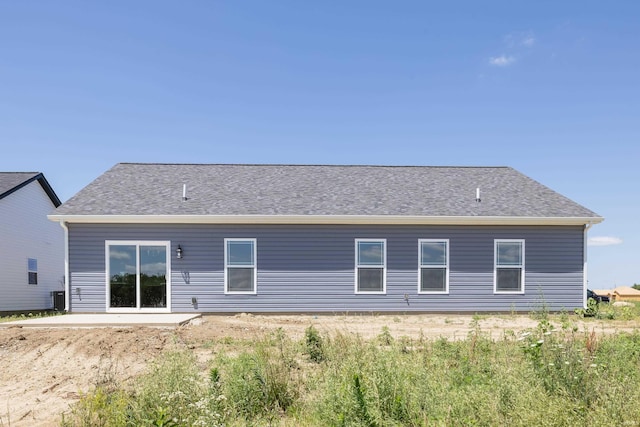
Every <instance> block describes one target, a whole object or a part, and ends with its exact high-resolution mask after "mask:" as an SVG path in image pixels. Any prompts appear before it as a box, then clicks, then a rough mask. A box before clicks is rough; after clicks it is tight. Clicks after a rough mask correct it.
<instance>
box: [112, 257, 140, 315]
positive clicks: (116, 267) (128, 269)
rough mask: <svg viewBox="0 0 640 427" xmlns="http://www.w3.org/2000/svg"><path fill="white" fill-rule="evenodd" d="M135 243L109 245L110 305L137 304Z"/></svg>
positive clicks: (130, 305) (128, 305)
mask: <svg viewBox="0 0 640 427" xmlns="http://www.w3.org/2000/svg"><path fill="white" fill-rule="evenodd" d="M136 252H137V250H136V246H135V245H111V246H109V275H110V277H109V285H110V286H109V289H110V295H109V301H110V303H109V304H110V307H136V306H137V292H136V288H137V286H136V282H137V280H136V279H137V277H136V276H137V254H136Z"/></svg>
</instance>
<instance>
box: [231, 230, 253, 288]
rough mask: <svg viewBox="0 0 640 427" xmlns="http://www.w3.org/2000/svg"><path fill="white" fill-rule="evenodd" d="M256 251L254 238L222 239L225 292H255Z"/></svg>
mask: <svg viewBox="0 0 640 427" xmlns="http://www.w3.org/2000/svg"><path fill="white" fill-rule="evenodd" d="M256 253H257V252H256V239H224V277H225V280H224V285H225V292H226V293H230V294H236V293H237V294H255V293H256V275H257V271H256Z"/></svg>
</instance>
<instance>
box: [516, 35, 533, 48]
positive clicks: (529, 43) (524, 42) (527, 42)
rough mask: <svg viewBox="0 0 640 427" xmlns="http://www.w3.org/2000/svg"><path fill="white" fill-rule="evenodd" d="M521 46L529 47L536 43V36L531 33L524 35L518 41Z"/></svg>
mask: <svg viewBox="0 0 640 427" xmlns="http://www.w3.org/2000/svg"><path fill="white" fill-rule="evenodd" d="M520 43H521V44H522V45H523V46H527V47H531V46H533V45H534V44H536V38H535V37H533V36H532V35H527V36H525V37H524V38H523V39H522V41H521V42H520Z"/></svg>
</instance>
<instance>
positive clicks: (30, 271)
mask: <svg viewBox="0 0 640 427" xmlns="http://www.w3.org/2000/svg"><path fill="white" fill-rule="evenodd" d="M27 280H28V282H27V283H29V284H30V285H37V284H38V260H37V259H35V258H27Z"/></svg>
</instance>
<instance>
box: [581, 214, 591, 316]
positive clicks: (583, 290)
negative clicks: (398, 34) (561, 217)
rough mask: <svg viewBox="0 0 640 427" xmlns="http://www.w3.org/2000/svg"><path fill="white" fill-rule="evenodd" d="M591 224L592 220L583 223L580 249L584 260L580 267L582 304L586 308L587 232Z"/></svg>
mask: <svg viewBox="0 0 640 427" xmlns="http://www.w3.org/2000/svg"><path fill="white" fill-rule="evenodd" d="M591 226H593V223H592V222H589V223H587V224H585V225H584V237H583V238H582V240H583V245H584V246H583V249H582V260H583V262H584V265H583V267H582V287H583V289H582V306H583V307H584V308H587V286H588V283H587V282H588V281H587V232H588V231H589V229H590V228H591Z"/></svg>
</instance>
